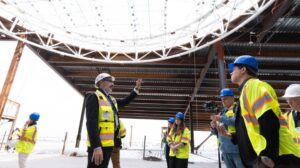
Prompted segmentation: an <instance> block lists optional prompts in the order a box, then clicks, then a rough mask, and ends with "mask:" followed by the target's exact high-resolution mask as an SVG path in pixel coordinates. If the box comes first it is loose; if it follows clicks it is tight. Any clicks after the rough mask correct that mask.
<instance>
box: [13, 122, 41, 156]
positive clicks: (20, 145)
mask: <svg viewBox="0 0 300 168" xmlns="http://www.w3.org/2000/svg"><path fill="white" fill-rule="evenodd" d="M36 138H37V128H36V125H32V126H29V127H27V128H23V129H21V131H20V138H19V141H18V142H17V144H16V151H17V152H19V153H26V154H29V153H31V152H32V150H33V148H34V146H35V143H36Z"/></svg>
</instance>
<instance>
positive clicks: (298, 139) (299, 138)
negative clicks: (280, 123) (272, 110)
mask: <svg viewBox="0 0 300 168" xmlns="http://www.w3.org/2000/svg"><path fill="white" fill-rule="evenodd" d="M293 113H294V112H293V111H291V112H288V113H285V115H284V116H285V117H286V119H287V122H288V128H289V130H290V131H291V134H292V135H293V140H294V143H295V144H297V146H298V147H299V150H300V131H297V130H296V124H295V121H294V116H293Z"/></svg>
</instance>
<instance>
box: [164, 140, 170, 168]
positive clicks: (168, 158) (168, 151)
mask: <svg viewBox="0 0 300 168" xmlns="http://www.w3.org/2000/svg"><path fill="white" fill-rule="evenodd" d="M169 153H170V147H169V146H168V144H166V147H165V155H166V161H167V168H170V165H169V162H170V156H169Z"/></svg>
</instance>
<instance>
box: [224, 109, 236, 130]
mask: <svg viewBox="0 0 300 168" xmlns="http://www.w3.org/2000/svg"><path fill="white" fill-rule="evenodd" d="M233 108H234V105H232V106H231V107H230V108H229V109H228V110H227V111H226V113H225V115H226V117H228V118H232V117H234V112H233ZM227 129H228V132H229V133H234V132H235V126H234V125H231V124H229V125H228V128H227Z"/></svg>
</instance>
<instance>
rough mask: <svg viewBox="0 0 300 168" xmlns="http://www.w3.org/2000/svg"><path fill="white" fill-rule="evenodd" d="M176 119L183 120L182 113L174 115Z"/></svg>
mask: <svg viewBox="0 0 300 168" xmlns="http://www.w3.org/2000/svg"><path fill="white" fill-rule="evenodd" d="M175 116H176V118H179V119H182V120H183V119H184V114H183V113H182V112H178V113H177V114H176V115H175Z"/></svg>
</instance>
